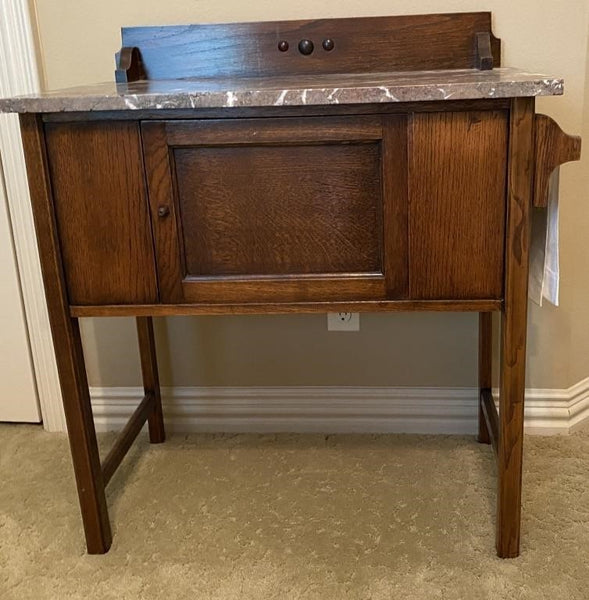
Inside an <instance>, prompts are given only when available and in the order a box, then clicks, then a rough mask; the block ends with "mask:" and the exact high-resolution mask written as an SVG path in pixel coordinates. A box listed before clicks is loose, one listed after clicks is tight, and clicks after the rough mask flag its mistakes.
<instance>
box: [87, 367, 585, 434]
mask: <svg viewBox="0 0 589 600" xmlns="http://www.w3.org/2000/svg"><path fill="white" fill-rule="evenodd" d="M90 395H91V398H92V406H93V409H94V420H95V423H96V428H97V430H98V431H112V430H120V429H121V428H122V427H123V426H124V424H125V423H126V422H127V419H128V418H129V417H130V416H131V413H132V412H133V410H134V409H135V408H136V406H137V404H138V402H139V400H140V399H141V397H142V396H143V390H142V388H135V387H122V388H116V387H111V388H102V387H93V388H90ZM162 402H163V408H164V418H165V421H166V427H167V429H168V430H169V431H176V432H204V431H208V432H256V433H263V432H297V433H302V432H309V433H319V432H320V433H439V434H474V433H475V432H476V430H477V410H478V409H477V390H476V389H475V388H377V387H365V388H359V387H358V388H349V387H257V388H255V387H247V388H238V387H176V388H162ZM587 417H589V378H588V379H586V380H583V381H581V382H580V383H578V384H576V385H574V386H572V387H571V388H568V389H565V390H539V389H538V390H527V391H526V408H525V426H526V433H533V434H544V435H551V434H563V433H565V434H566V433H569V432H570V431H572V430H573V429H574V428H575V427H577V426H578V425H579V424H580V423H581V421H582V420H583V419H584V418H587Z"/></svg>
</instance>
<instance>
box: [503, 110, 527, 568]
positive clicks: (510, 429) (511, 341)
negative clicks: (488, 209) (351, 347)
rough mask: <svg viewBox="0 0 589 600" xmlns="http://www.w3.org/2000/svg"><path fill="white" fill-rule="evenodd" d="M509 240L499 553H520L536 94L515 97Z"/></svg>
mask: <svg viewBox="0 0 589 600" xmlns="http://www.w3.org/2000/svg"><path fill="white" fill-rule="evenodd" d="M509 131H510V138H509V139H510V143H509V180H508V195H507V229H506V245H505V304H504V308H503V314H502V318H501V320H502V324H501V381H500V386H499V387H500V392H499V403H500V404H499V444H498V453H497V465H498V475H499V481H498V489H497V554H498V555H499V556H500V557H502V558H510V557H515V556H518V554H519V542H520V530H521V525H520V521H521V486H522V452H523V442H524V392H525V379H526V377H525V376H526V337H527V316H528V266H529V249H530V211H531V204H532V180H533V168H534V162H533V158H534V137H533V135H534V99H533V98H521V99H519V98H516V99H514V100H513V105H512V110H511V116H510V127H509Z"/></svg>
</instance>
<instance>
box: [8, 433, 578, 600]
mask: <svg viewBox="0 0 589 600" xmlns="http://www.w3.org/2000/svg"><path fill="white" fill-rule="evenodd" d="M111 440H112V436H110V437H107V438H102V442H103V443H104V444H108V443H109V442H110V441H111ZM494 487H495V476H494V465H493V460H492V456H491V450H490V448H489V447H488V446H480V445H478V444H477V443H476V442H475V441H474V439H472V438H469V437H449V436H399V435H389V436H358V435H355V436H352V435H349V436H343V435H342V436H329V437H325V436H320V435H276V436H273V435H264V436H256V435H232V436H231V435H226V436H207V435H192V436H172V438H171V439H170V440H169V441H168V442H166V443H165V444H164V445H160V446H151V447H150V446H149V444H148V443H147V441H146V438H145V437H144V436H143V434H142V437H141V439H140V440H139V441H138V442H137V443H136V445H135V446H134V448H133V450H132V451H131V454H130V456H129V457H128V458H127V460H126V462H125V463H124V466H123V467H122V469H121V470H120V471H119V472H118V473H117V475H115V478H114V479H113V481H112V482H111V485H110V487H109V505H110V510H111V518H112V522H113V529H114V534H115V537H114V543H113V546H112V549H111V551H110V553H109V554H107V555H106V556H87V555H85V553H84V545H83V539H82V530H81V524H80V518H79V513H78V506H77V497H76V492H75V489H74V482H73V475H72V471H71V466H70V458H69V452H68V446H67V441H66V438H65V437H64V436H63V435H56V434H47V433H44V432H43V431H42V430H41V428H40V427H33V426H10V425H2V426H0V598H1V599H2V600H12V599H19V600H20V599H28V598H31V599H35V600H42V599H45V598H50V599H60V598H67V599H72V600H73V599H77V598H80V599H84V600H92V599H95V598H96V599H98V598H100V599H111V598H112V599H115V598H116V599H119V600H120V599H127V598H129V599H136V598H164V599H166V600H176V599H178V600H180V599H184V598H190V599H199V600H200V599H209V598H211V599H212V598H214V599H238V598H239V599H249V598H252V599H266V598H280V599H295V598H297V599H298V598H301V599H303V598H304V599H322V600H331V599H342V598H353V599H361V600H364V599H366V600H368V599H372V600H380V599H384V598H386V599H403V600H411V599H420V600H421V599H428V600H430V599H436V598H443V599H453V598H468V599H471V598H481V599H482V598H489V599H503V598H505V599H507V598H509V599H510V600H516V599H520V598H522V599H523V598H526V599H527V598H550V599H551V600H555V599H556V600H558V599H561V598H562V599H576V598H579V599H581V598H583V599H586V598H589V434H587V433H584V434H575V435H573V436H570V437H546V438H541V437H528V438H526V452H525V467H524V499H523V505H524V521H523V543H522V555H521V557H520V558H518V559H515V560H510V561H502V560H500V559H498V558H496V557H495V553H494V548H493V527H494V497H495V491H494Z"/></svg>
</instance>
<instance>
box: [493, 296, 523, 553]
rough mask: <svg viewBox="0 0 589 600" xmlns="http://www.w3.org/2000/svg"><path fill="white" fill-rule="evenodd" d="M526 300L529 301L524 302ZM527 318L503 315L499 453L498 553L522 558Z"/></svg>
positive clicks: (508, 313)
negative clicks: (520, 542)
mask: <svg viewBox="0 0 589 600" xmlns="http://www.w3.org/2000/svg"><path fill="white" fill-rule="evenodd" d="M524 301H527V300H524ZM525 323H526V322H525V318H523V322H522V319H521V318H518V319H516V318H514V316H513V314H510V312H507V313H505V314H504V315H503V322H502V332H501V347H502V348H501V350H502V352H501V353H502V357H501V391H500V400H499V444H498V452H497V467H498V469H497V470H498V477H499V481H498V489H497V554H498V555H499V556H500V557H502V558H513V557H515V556H518V555H519V540H520V518H521V488H522V455H523V439H524V392H525V335H526V334H525Z"/></svg>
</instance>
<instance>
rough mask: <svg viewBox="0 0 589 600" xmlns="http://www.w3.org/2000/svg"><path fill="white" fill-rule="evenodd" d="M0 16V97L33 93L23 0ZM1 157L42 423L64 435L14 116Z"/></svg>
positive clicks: (6, 2) (0, 142)
mask: <svg viewBox="0 0 589 600" xmlns="http://www.w3.org/2000/svg"><path fill="white" fill-rule="evenodd" d="M0 15H2V18H0V55H1V56H2V61H0V96H12V95H16V94H30V93H35V92H38V91H39V87H40V86H39V76H38V73H39V71H38V68H37V59H36V55H35V42H34V36H33V32H32V28H31V19H30V13H29V6H28V0H0ZM0 157H1V159H2V166H3V171H4V180H5V184H6V194H7V196H8V210H9V213H10V220H11V226H12V232H13V236H14V246H15V252H16V260H17V265H18V270H19V276H20V282H21V289H22V296H23V304H24V308H25V316H26V320H27V330H28V335H29V344H30V349H31V359H32V363H33V369H34V372H35V380H36V384H37V393H38V397H39V404H40V407H41V414H42V418H43V423H44V426H45V429H47V430H48V431H63V430H64V429H65V417H64V413H63V408H62V403H61V391H60V387H59V379H58V375H57V366H56V362H55V354H54V351H53V344H52V341H51V329H50V326H49V317H48V314H47V306H46V303H45V292H44V289H43V280H42V277H41V266H40V263H39V254H38V251H37V244H36V242H35V240H36V236H35V228H34V225H33V213H32V210H31V202H30V199H29V188H28V184H27V175H26V168H25V162H24V156H23V150H22V143H21V138H20V129H19V124H18V117H16V116H15V115H0Z"/></svg>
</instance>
